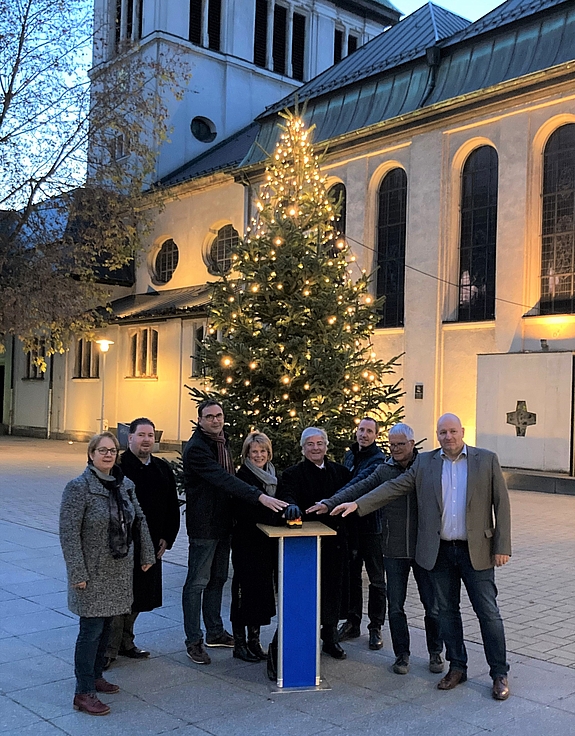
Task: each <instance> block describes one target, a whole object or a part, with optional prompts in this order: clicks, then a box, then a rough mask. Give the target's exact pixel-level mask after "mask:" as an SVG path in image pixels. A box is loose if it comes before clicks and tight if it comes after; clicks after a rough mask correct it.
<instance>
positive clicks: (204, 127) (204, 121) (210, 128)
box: [190, 117, 217, 143]
mask: <svg viewBox="0 0 575 736" xmlns="http://www.w3.org/2000/svg"><path fill="white" fill-rule="evenodd" d="M190 129H191V131H192V135H193V136H194V138H197V139H198V140H199V141H201V142H202V143H211V142H212V141H213V140H214V138H215V137H216V135H217V132H216V126H215V125H214V124H213V123H212V121H211V120H209V119H208V118H202V117H197V118H194V119H193V120H192V122H191V125H190Z"/></svg>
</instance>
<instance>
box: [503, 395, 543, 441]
mask: <svg viewBox="0 0 575 736" xmlns="http://www.w3.org/2000/svg"><path fill="white" fill-rule="evenodd" d="M507 424H512V425H513V426H514V427H515V432H516V433H517V437H525V432H526V431H527V427H529V426H531V425H532V424H537V414H535V412H532V411H527V402H526V401H518V402H517V407H516V409H515V411H508V412H507Z"/></svg>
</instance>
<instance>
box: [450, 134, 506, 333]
mask: <svg viewBox="0 0 575 736" xmlns="http://www.w3.org/2000/svg"><path fill="white" fill-rule="evenodd" d="M498 168H499V167H498V156H497V151H496V150H495V149H494V148H493V147H492V146H480V147H479V148H476V149H475V151H473V152H472V153H471V154H470V155H469V157H468V158H467V161H466V162H465V166H464V167H463V173H462V176H461V234H460V241H459V312H458V320H459V321H460V322H474V321H477V320H486V319H494V318H495V247H496V241H497V186H498Z"/></svg>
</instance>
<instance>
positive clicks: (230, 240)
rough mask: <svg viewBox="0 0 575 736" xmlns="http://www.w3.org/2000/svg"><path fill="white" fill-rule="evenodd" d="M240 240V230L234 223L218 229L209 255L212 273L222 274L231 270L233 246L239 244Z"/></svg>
mask: <svg viewBox="0 0 575 736" xmlns="http://www.w3.org/2000/svg"><path fill="white" fill-rule="evenodd" d="M238 241H239V236H238V231H237V230H235V229H234V228H233V227H232V225H224V227H221V228H220V229H219V230H218V234H217V235H216V237H215V238H214V240H213V241H212V245H211V247H210V252H209V256H208V260H209V263H208V269H209V271H210V273H213V274H222V273H226V272H227V271H229V270H230V268H231V266H232V248H234V247H235V246H236V245H237V244H238Z"/></svg>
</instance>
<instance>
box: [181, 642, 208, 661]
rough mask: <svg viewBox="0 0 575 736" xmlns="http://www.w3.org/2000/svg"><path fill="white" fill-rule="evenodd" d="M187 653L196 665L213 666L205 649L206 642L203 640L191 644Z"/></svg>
mask: <svg viewBox="0 0 575 736" xmlns="http://www.w3.org/2000/svg"><path fill="white" fill-rule="evenodd" d="M186 651H187V653H188V657H189V658H190V659H191V660H192V662H195V663H196V664H211V662H212V660H211V659H210V655H209V654H208V653H207V652H206V650H205V649H204V642H203V640H202V639H200V640H199V641H196V642H194V643H193V644H190V645H189V646H188V647H187V648H186Z"/></svg>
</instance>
